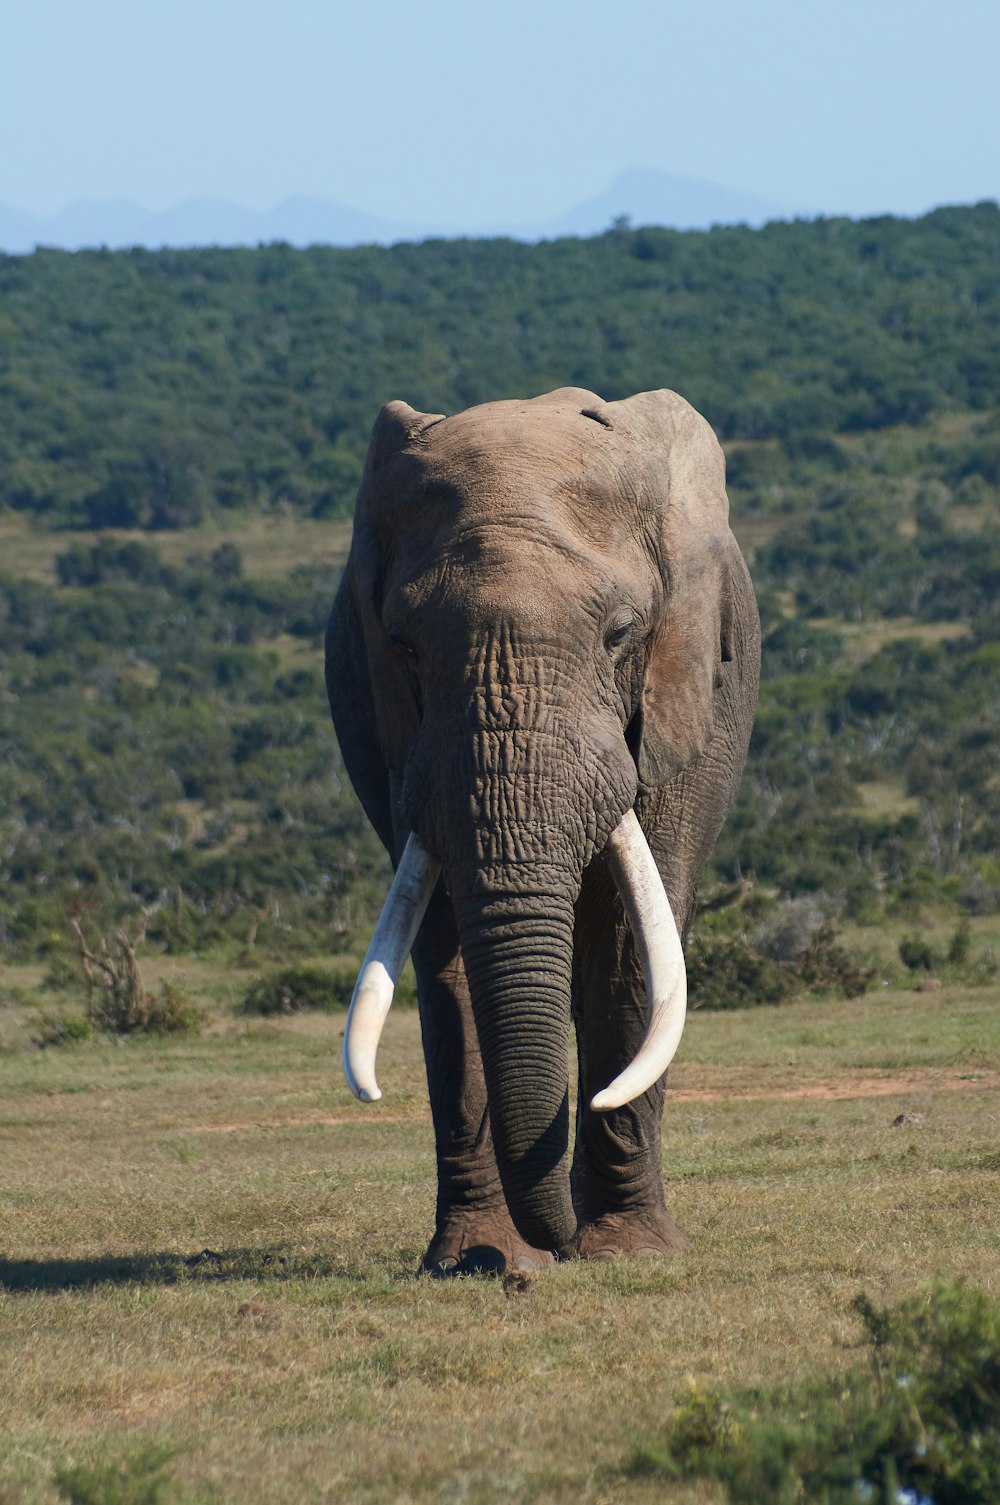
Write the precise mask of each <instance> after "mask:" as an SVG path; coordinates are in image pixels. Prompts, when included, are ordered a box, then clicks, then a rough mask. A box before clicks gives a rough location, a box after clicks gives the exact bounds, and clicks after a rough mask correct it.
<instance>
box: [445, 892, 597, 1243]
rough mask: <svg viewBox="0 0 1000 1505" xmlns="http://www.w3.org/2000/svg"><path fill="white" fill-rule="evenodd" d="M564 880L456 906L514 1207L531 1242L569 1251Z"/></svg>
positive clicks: (568, 954)
mask: <svg viewBox="0 0 1000 1505" xmlns="http://www.w3.org/2000/svg"><path fill="white" fill-rule="evenodd" d="M559 878H560V881H559V884H558V889H556V887H555V886H554V885H553V883H552V882H551V881H549V882H547V883H545V884H539V883H533V884H532V885H531V891H530V892H528V893H526V892H518V893H516V894H512V893H502V892H497V891H496V890H493V891H488V892H479V893H473V894H469V895H467V896H466V897H462V898H456V900H455V908H456V914H457V918H458V926H459V936H460V940H461V946H462V956H463V959H464V962H465V970H466V976H467V977H468V981H469V991H470V994H471V998H472V1007H473V1013H474V1016H475V1021H476V1031H477V1034H478V1036H479V1046H480V1051H481V1053H482V1058H483V1067H484V1071H485V1075H486V1091H487V1096H488V1100H489V1107H490V1120H491V1125H492V1130H493V1143H494V1147H495V1149H496V1156H497V1167H498V1170H499V1172H500V1179H501V1182H502V1184H503V1189H504V1195H505V1197H506V1200H507V1206H508V1208H509V1209H510V1214H511V1217H512V1218H513V1220H514V1224H515V1226H516V1227H517V1230H518V1232H519V1233H520V1234H521V1236H522V1238H524V1239H526V1240H527V1241H528V1243H529V1244H532V1245H534V1246H535V1247H536V1248H539V1249H552V1250H554V1251H556V1252H557V1253H568V1252H569V1251H570V1249H571V1246H572V1242H573V1238H574V1236H575V1233H576V1216H575V1214H574V1211H573V1204H572V1200H571V1196H570V1183H569V1164H568V1133H569V1100H568V1092H567V1082H568V1036H569V1024H570V979H571V971H572V959H573V902H572V893H571V890H570V885H569V883H568V882H567V881H566V878H565V876H564V875H559ZM453 881H454V880H453Z"/></svg>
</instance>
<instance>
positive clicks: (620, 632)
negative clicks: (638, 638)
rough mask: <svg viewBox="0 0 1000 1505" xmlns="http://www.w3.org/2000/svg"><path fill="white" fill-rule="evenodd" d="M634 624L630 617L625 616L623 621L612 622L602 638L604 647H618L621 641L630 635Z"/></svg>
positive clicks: (624, 640)
mask: <svg viewBox="0 0 1000 1505" xmlns="http://www.w3.org/2000/svg"><path fill="white" fill-rule="evenodd" d="M634 626H635V623H634V622H633V620H632V618H631V617H628V618H626V619H625V620H624V621H618V622H613V623H612V625H611V626H610V627H609V628H608V631H607V634H606V636H605V638H604V645H605V647H606V648H608V649H611V648H620V647H621V645H622V643H624V642H626V640H627V639H628V638H629V637H631V635H632V628H633V627H634Z"/></svg>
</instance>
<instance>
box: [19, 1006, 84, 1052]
mask: <svg viewBox="0 0 1000 1505" xmlns="http://www.w3.org/2000/svg"><path fill="white" fill-rule="evenodd" d="M93 1034H94V1026H93V1024H91V1022H90V1020H89V1019H88V1018H87V1016H86V1014H49V1013H43V1014H42V1015H41V1018H40V1020H39V1025H38V1029H37V1031H36V1032H35V1034H33V1035H32V1037H31V1039H32V1043H33V1044H34V1045H37V1046H38V1047H39V1049H43V1050H44V1049H45V1047H46V1046H49V1045H75V1044H76V1043H77V1041H79V1040H90V1039H92V1037H93Z"/></svg>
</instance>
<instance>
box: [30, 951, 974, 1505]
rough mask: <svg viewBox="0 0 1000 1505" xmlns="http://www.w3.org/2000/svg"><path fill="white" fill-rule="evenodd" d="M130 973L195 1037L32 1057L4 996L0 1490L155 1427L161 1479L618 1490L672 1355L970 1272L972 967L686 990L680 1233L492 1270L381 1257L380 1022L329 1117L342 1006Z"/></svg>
mask: <svg viewBox="0 0 1000 1505" xmlns="http://www.w3.org/2000/svg"><path fill="white" fill-rule="evenodd" d="M162 965H163V966H164V967H168V966H169V967H172V968H174V969H175V975H176V977H177V979H178V981H180V982H182V983H183V985H184V986H186V987H188V988H189V989H191V990H192V991H196V992H197V993H198V995H199V997H200V998H201V999H203V1000H206V999H207V1000H209V1001H211V1002H213V1004H214V1008H215V1014H216V1019H215V1024H214V1026H213V1028H212V1030H211V1031H210V1032H209V1033H208V1035H206V1036H203V1037H201V1038H198V1039H195V1040H183V1041H129V1042H127V1043H126V1044H124V1045H117V1044H114V1043H106V1042H98V1043H96V1044H90V1043H85V1044H81V1045H77V1046H73V1047H67V1048H63V1049H49V1050H44V1051H37V1050H32V1049H31V1048H30V1047H29V1046H28V1045H27V1038H28V1026H27V1025H23V1026H17V1027H16V1028H15V1027H14V1025H13V1023H12V1017H11V1016H13V1015H16V1014H21V1013H27V1014H30V1013H31V1010H30V1009H26V1008H25V1007H24V1005H23V1004H22V1005H17V1004H8V1006H7V1008H6V1009H4V1010H3V1011H2V1015H3V1018H4V1026H5V1032H6V1033H5V1039H6V1041H7V1048H6V1051H5V1052H4V1053H3V1054H2V1056H0V1099H2V1102H3V1107H2V1109H0V1135H2V1137H3V1151H2V1153H3V1164H4V1176H3V1200H2V1203H0V1206H2V1223H0V1228H2V1235H0V1351H2V1352H4V1353H5V1354H11V1355H16V1362H14V1363H7V1364H6V1365H5V1366H4V1369H3V1371H2V1374H0V1418H2V1423H0V1425H2V1428H3V1431H2V1434H0V1456H2V1457H3V1459H4V1461H3V1462H2V1463H0V1498H2V1497H4V1495H3V1492H4V1490H6V1491H7V1494H9V1495H11V1494H12V1498H14V1499H17V1500H21V1499H23V1500H25V1501H27V1502H39V1505H41V1502H49V1501H54V1500H56V1498H57V1496H56V1494H55V1492H54V1489H53V1487H52V1484H51V1479H52V1471H53V1469H54V1468H55V1467H56V1466H59V1465H61V1464H65V1463H67V1462H82V1463H90V1464H93V1465H95V1466H96V1465H98V1464H101V1463H106V1462H108V1461H109V1460H114V1459H116V1458H123V1457H129V1456H131V1455H132V1454H133V1453H134V1451H135V1450H136V1449H137V1448H139V1447H140V1446H141V1445H142V1444H143V1443H145V1442H148V1441H157V1442H164V1443H169V1444H170V1445H171V1446H172V1447H173V1448H174V1449H175V1453H174V1456H173V1457H172V1459H171V1460H170V1461H169V1464H168V1465H167V1472H168V1474H169V1477H170V1479H171V1481H172V1482H171V1490H172V1493H171V1494H170V1495H169V1496H168V1497H167V1498H168V1499H170V1500H179V1501H203V1500H204V1501H218V1500H251V1501H289V1502H292V1501H295V1502H298V1501H300V1500H303V1499H315V1500H334V1499H336V1500H341V1499H351V1500H361V1501H372V1502H375V1501H387V1500H389V1501H396V1500H399V1501H406V1500H412V1501H424V1500H426V1501H455V1502H458V1501H461V1502H466V1501H469V1502H479V1501H482V1502H487V1501H489V1502H493V1501H517V1502H520V1501H564V1500H565V1501H570V1500H573V1501H584V1502H593V1505H596V1502H598V1501H608V1502H610V1501H614V1502H618V1501H625V1502H639V1501H652V1500H656V1499H661V1498H662V1497H663V1496H662V1488H663V1486H662V1485H656V1484H655V1483H652V1482H650V1481H648V1480H641V1479H631V1480H630V1479H624V1478H622V1477H621V1476H620V1473H619V1468H620V1465H621V1464H622V1461H623V1460H624V1459H625V1458H627V1457H628V1456H629V1454H630V1450H631V1449H632V1448H633V1446H634V1445H635V1444H636V1442H637V1441H638V1440H641V1439H642V1438H643V1437H648V1436H649V1435H653V1434H656V1433H658V1431H659V1430H660V1427H661V1423H662V1419H663V1417H664V1415H665V1414H666V1413H667V1412H668V1411H669V1409H670V1407H671V1406H672V1404H673V1402H674V1399H675V1397H676V1396H677V1395H678V1394H679V1393H680V1391H681V1390H682V1389H683V1386H684V1383H685V1379H686V1377H687V1376H689V1375H690V1376H693V1377H694V1378H696V1379H698V1380H700V1381H702V1382H704V1383H711V1384H719V1383H725V1384H729V1385H745V1384H754V1383H772V1382H775V1381H778V1380H781V1379H786V1378H793V1377H795V1376H797V1375H800V1374H805V1373H808V1372H811V1371H814V1370H816V1369H817V1368H820V1369H823V1370H825V1371H831V1370H836V1369H838V1368H842V1367H847V1366H848V1365H849V1364H850V1362H851V1361H852V1358H853V1353H852V1349H851V1344H852V1343H853V1342H854V1341H855V1327H854V1323H853V1319H852V1318H851V1317H850V1315H849V1302H850V1299H851V1297H852V1296H853V1295H854V1294H855V1293H856V1291H857V1290H859V1289H860V1288H862V1287H864V1288H865V1289H868V1290H869V1291H871V1292H872V1293H873V1294H874V1295H876V1296H877V1297H879V1298H887V1297H892V1296H895V1295H897V1294H899V1293H902V1292H905V1291H907V1290H910V1289H913V1288H914V1287H915V1286H916V1285H918V1284H919V1283H920V1282H921V1281H923V1280H924V1279H926V1278H929V1277H930V1276H933V1275H935V1274H947V1275H958V1274H964V1275H967V1276H968V1277H969V1278H970V1279H972V1280H974V1281H975V1282H977V1283H979V1284H981V1285H984V1286H985V1287H986V1288H988V1289H991V1290H994V1291H995V1290H997V1288H998V1283H1000V1241H998V1239H997V1212H996V1195H995V1193H996V1176H997V1170H998V1164H997V1151H996V1145H997V1128H998V1117H1000V1112H998V1108H997V1102H998V1078H997V1068H998V1066H1000V1048H998V1047H1000V1020H998V1012H997V1009H996V1006H995V1005H996V1000H995V997H992V996H991V995H990V993H989V991H988V990H986V989H978V990H965V991H962V990H958V989H946V990H944V991H942V992H941V993H936V994H933V995H922V994H917V993H912V992H893V991H891V990H885V991H883V992H882V993H880V994H878V995H874V996H873V995H869V996H868V997H866V998H864V999H856V1000H851V1001H831V1002H827V1003H816V1002H803V1003H798V1004H793V1005H789V1006H787V1007H784V1008H769V1009H758V1010H750V1011H744V1012H733V1013H728V1014H711V1015H709V1014H698V1013H695V1014H694V1015H693V1016H692V1018H691V1020H690V1027H689V1029H688V1031H687V1033H686V1036H685V1040H684V1043H683V1045H682V1049H681V1053H680V1058H679V1060H678V1063H677V1065H676V1067H675V1068H674V1069H673V1071H672V1073H671V1094H670V1098H669V1100H668V1108H667V1116H666V1121H665V1134H664V1166H665V1173H666V1177H667V1182H668V1192H669V1200H670V1205H671V1209H672V1211H673V1212H674V1214H675V1216H676V1217H677V1218H678V1220H679V1221H680V1222H681V1224H682V1225H683V1226H684V1227H686V1228H687V1230H688V1231H689V1233H690V1234H691V1238H692V1247H691V1250H690V1251H689V1252H688V1253H686V1254H683V1255H679V1256H676V1257H675V1258H673V1259H671V1260H669V1261H662V1262H648V1263H647V1262H636V1263H627V1264H621V1265H612V1266H607V1265H566V1266H562V1267H560V1268H557V1269H555V1270H554V1271H552V1272H551V1273H550V1274H547V1275H544V1276H541V1277H538V1278H536V1279H534V1280H533V1281H531V1282H530V1283H529V1284H528V1286H527V1289H526V1290H524V1291H516V1290H509V1291H505V1289H504V1287H503V1285H502V1283H500V1282H497V1281H488V1280H466V1281H461V1282H456V1283H453V1284H449V1283H437V1282H431V1281H428V1280H420V1279H417V1278H415V1276H414V1273H413V1272H414V1270H415V1268H416V1264H417V1262H418V1260H419V1257H420V1254H421V1252H422V1250H423V1247H424V1245H425V1242H426V1239H427V1237H428V1234H429V1232H430V1227H431V1219H432V1213H433V1177H434V1156H433V1143H432V1133H431V1124H430V1119H429V1114H428V1112H427V1107H426V1096H425V1087H424V1081H423V1063H422V1059H421V1056H420V1050H419V1025H418V1021H417V1018H416V1016H415V1014H414V1013H413V1011H412V1010H406V1009H404V1010H400V1011H398V1012H395V1013H394V1014H393V1016H392V1017H391V1018H390V1021H389V1024H388V1026H387V1030H386V1035H385V1041H384V1050H383V1052H382V1054H381V1056H380V1078H381V1080H382V1083H383V1086H384V1088H385V1091H386V1096H385V1098H384V1100H383V1101H382V1102H381V1103H379V1104H376V1105H373V1106H372V1107H370V1108H368V1109H365V1108H362V1107H361V1106H360V1105H358V1104H356V1103H355V1102H354V1101H353V1099H352V1098H351V1097H350V1095H349V1094H348V1092H347V1089H346V1087H345V1086H344V1085H343V1082H342V1078H341V1074H340V1065H339V1053H340V1036H341V1030H342V1028H343V1018H342V1016H339V1015H297V1016H294V1017H291V1018H288V1019H282V1020H277V1021H271V1020H259V1021H257V1020H253V1021H246V1020H243V1019H241V1018H239V1017H237V1016H236V1015H235V1014H234V1012H233V1010H234V1007H235V1003H236V1001H237V997H238V995H239V993H240V991H241V990H242V988H244V987H245V984H246V976H247V974H246V973H240V972H233V971H232V970H231V969H230V970H229V971H228V972H227V969H226V968H225V967H224V966H223V964H222V963H221V962H220V963H218V964H212V965H211V966H208V967H205V965H204V964H203V963H200V962H193V961H190V960H189V959H188V960H184V961H182V960H180V959H176V960H175V959H170V958H167V959H164V961H163V963H162ZM199 971H200V972H201V974H202V975H201V984H200V986H199V985H198V973H199ZM251 975H252V974H251ZM23 980H24V979H23V977H22V981H23ZM798 1090H801V1091H803V1092H805V1093H808V1095H803V1096H799V1097H795V1096H791V1095H790V1094H791V1093H793V1092H795V1091H798ZM832 1091H839V1092H841V1093H843V1094H845V1095H842V1096H839V1097H838V1096H830V1095H828V1094H829V1093H830V1092H832ZM903 1112H908V1113H911V1114H914V1113H915V1114H919V1115H920V1117H919V1118H918V1119H916V1120H914V1121H913V1122H911V1123H910V1124H908V1125H904V1126H902V1127H899V1128H896V1127H893V1121H894V1119H895V1118H896V1117H897V1116H898V1115H899V1114H900V1113H903ZM670 1498H671V1499H672V1500H674V1499H676V1500H679V1501H692V1502H693V1501H697V1500H703V1501H708V1500H711V1499H712V1498H713V1496H712V1494H711V1492H710V1491H707V1492H706V1490H705V1489H704V1488H703V1487H702V1486H690V1487H687V1486H685V1488H684V1489H682V1490H679V1491H678V1492H677V1493H676V1494H672V1495H671V1497H670Z"/></svg>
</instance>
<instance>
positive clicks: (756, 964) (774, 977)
mask: <svg viewBox="0 0 1000 1505" xmlns="http://www.w3.org/2000/svg"><path fill="white" fill-rule="evenodd" d="M687 978H688V996H689V997H690V1000H691V1004H692V1006H693V1007H695V1008H708V1009H739V1008H747V1007H748V1006H751V1005H753V1004H761V1003H782V1002H784V1000H785V999H786V998H787V997H789V995H790V994H791V993H792V992H793V991H794V990H795V977H794V974H793V973H792V971H791V969H790V968H788V967H783V966H782V965H781V964H780V962H776V961H772V960H771V959H770V958H769V957H766V956H761V954H760V953H759V952H758V951H754V950H753V949H752V948H751V947H750V945H749V943H748V942H747V940H746V939H745V937H743V936H740V937H738V938H737V939H736V940H730V939H728V938H727V937H725V936H717V935H708V936H704V937H702V936H695V937H694V939H693V940H692V941H691V943H690V945H689V947H688V952H687Z"/></svg>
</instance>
